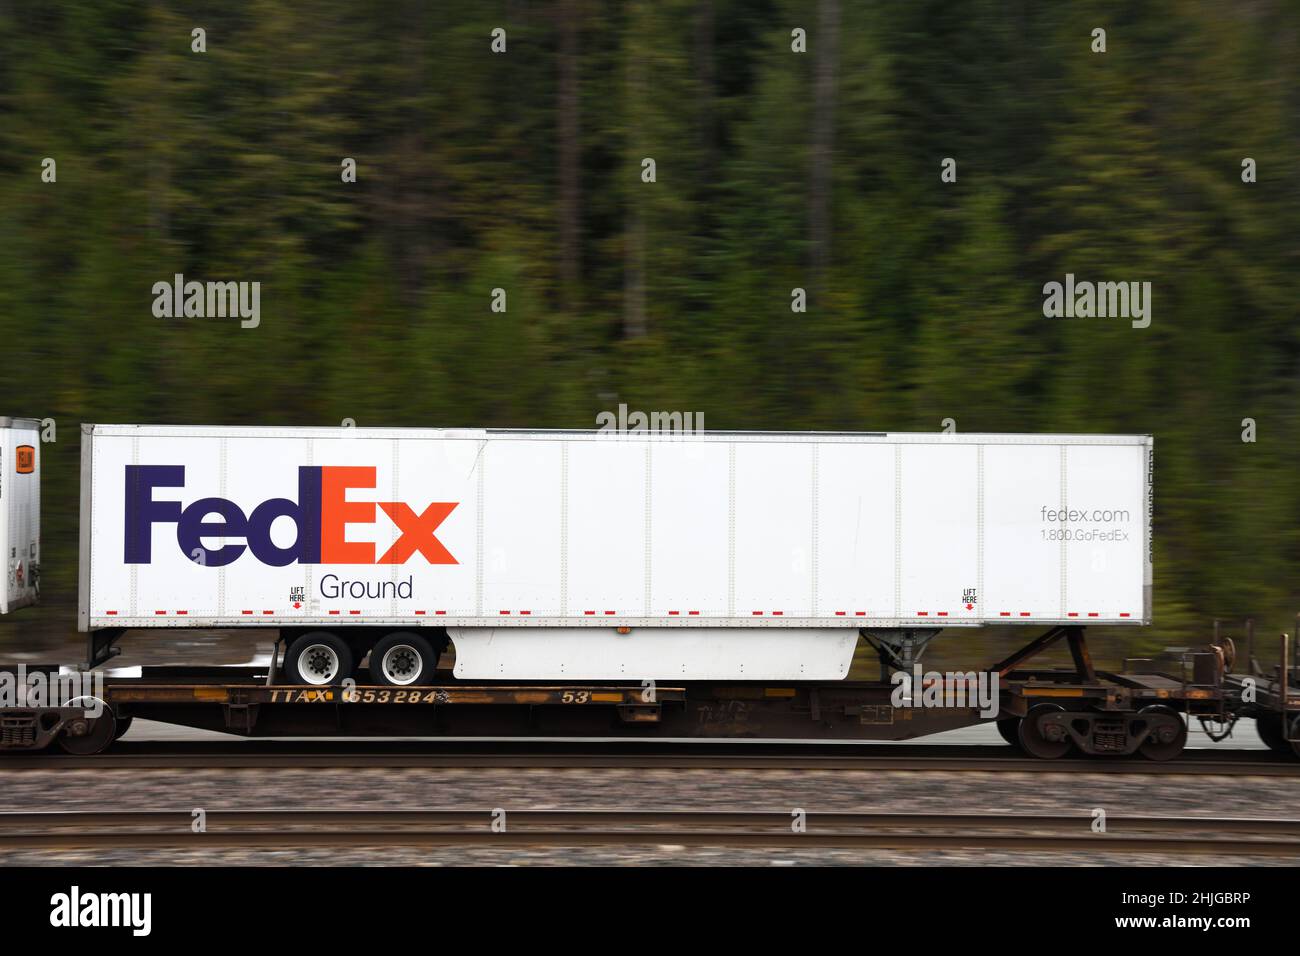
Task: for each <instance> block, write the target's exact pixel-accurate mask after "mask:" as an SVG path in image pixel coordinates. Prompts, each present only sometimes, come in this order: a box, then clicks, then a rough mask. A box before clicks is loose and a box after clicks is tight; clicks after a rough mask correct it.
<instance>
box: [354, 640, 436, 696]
mask: <svg viewBox="0 0 1300 956" xmlns="http://www.w3.org/2000/svg"><path fill="white" fill-rule="evenodd" d="M437 666H438V652H437V651H436V650H434V647H433V645H432V644H430V643H429V640H428V639H427V638H426V637H424V636H423V635H421V634H416V633H415V632H414V631H394V632H393V633H392V634H385V635H384V636H383V637H381V638H380V639H379V640H378V641H376V642H375V646H374V648H372V649H371V651H370V679H371V680H372V681H373V682H374V683H376V684H382V685H384V686H386V687H427V686H428V685H429V684H432V683H433V682H434V679H435V677H434V671H435V670H436V668H437Z"/></svg>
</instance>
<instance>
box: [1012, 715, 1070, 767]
mask: <svg viewBox="0 0 1300 956" xmlns="http://www.w3.org/2000/svg"><path fill="white" fill-rule="evenodd" d="M1064 710H1065V708H1064V707H1062V706H1061V705H1060V704H1035V705H1034V706H1033V707H1031V708H1029V713H1027V714H1025V719H1024V720H1022V721H1021V722H1020V728H1019V733H1018V734H1017V737H1018V738H1019V740H1020V747H1021V749H1022V750H1024V752H1025V753H1027V754H1029V755H1030V756H1031V757H1037V758H1039V759H1040V760H1055V759H1056V758H1057V757H1064V756H1065V755H1066V754H1067V753H1069V752H1070V748H1071V747H1072V746H1073V745H1074V741H1072V740H1071V739H1070V735H1069V734H1068V733H1067V732H1066V731H1065V728H1064V727H1061V726H1059V725H1055V724H1049V725H1047V727H1045V728H1044V727H1040V726H1039V720H1040V718H1043V717H1046V716H1047V715H1049V714H1057V713H1061V712H1062V711H1064ZM1058 735H1059V736H1058Z"/></svg>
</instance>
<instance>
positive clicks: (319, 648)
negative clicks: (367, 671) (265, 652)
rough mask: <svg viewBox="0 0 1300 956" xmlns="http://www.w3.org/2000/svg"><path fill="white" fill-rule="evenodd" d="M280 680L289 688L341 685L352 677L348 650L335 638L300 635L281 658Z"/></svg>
mask: <svg viewBox="0 0 1300 956" xmlns="http://www.w3.org/2000/svg"><path fill="white" fill-rule="evenodd" d="M284 676H285V679H286V680H287V681H288V682H289V683H290V684H314V685H316V686H318V687H319V686H324V685H326V684H341V683H342V682H343V681H344V679H345V678H348V677H351V676H352V648H351V647H349V646H348V642H347V641H345V640H343V638H341V637H339V636H338V635H337V634H330V633H328V632H326V631H315V632H313V633H311V634H304V635H303V636H302V637H300V638H298V639H296V640H295V641H294V642H293V643H292V644H290V645H289V650H288V651H287V652H286V653H285V655H284Z"/></svg>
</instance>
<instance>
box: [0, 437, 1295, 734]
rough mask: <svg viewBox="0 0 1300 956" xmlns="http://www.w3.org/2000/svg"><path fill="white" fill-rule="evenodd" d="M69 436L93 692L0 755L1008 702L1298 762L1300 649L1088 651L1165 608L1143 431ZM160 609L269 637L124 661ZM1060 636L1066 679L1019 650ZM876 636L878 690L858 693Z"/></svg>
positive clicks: (25, 723) (875, 722)
mask: <svg viewBox="0 0 1300 956" xmlns="http://www.w3.org/2000/svg"><path fill="white" fill-rule="evenodd" d="M23 427H26V426H21V425H18V424H13V423H11V424H10V425H8V426H7V427H6V428H0V431H4V432H6V433H5V434H4V435H3V439H2V441H0V455H2V456H3V460H4V461H5V462H7V464H5V465H4V474H3V476H2V480H0V512H3V513H4V514H6V515H7V518H6V520H7V522H8V525H7V526H6V528H5V533H6V535H8V537H7V539H6V540H7V542H8V544H7V546H8V547H9V557H10V562H11V563H10V576H11V581H10V585H11V589H10V592H9V595H10V599H11V606H12V602H13V601H14V600H15V598H17V599H22V598H23V595H22V594H20V593H19V592H16V591H14V590H13V587H14V585H15V583H16V581H17V575H18V572H17V570H16V562H18V561H19V557H20V555H21V553H22V551H23V549H24V548H26V549H27V555H28V561H27V562H26V563H25V564H24V565H23V567H24V575H26V576H25V577H24V579H23V585H24V587H30V588H32V589H33V593H32V595H31V596H32V597H33V598H34V581H35V575H36V573H37V571H38V568H39V551H38V548H39V541H38V538H37V537H36V536H37V534H38V530H39V524H38V518H37V515H36V508H37V505H38V498H37V490H36V487H35V482H36V481H37V480H38V479H39V471H38V463H39V458H38V456H37V455H36V454H35V451H34V450H33V451H32V453H30V454H28V453H26V452H24V453H23V454H22V455H18V456H16V455H15V449H16V448H18V447H20V446H21V445H26V444H31V445H32V446H33V449H34V447H35V444H36V443H35V440H34V438H33V437H32V434H31V433H30V432H23V431H21V428H23ZM81 438H82V447H81V452H82V475H81V503H80V507H81V546H80V582H79V591H80V596H79V598H80V599H79V625H80V628H81V630H83V631H85V632H87V638H88V658H89V659H88V662H87V666H86V667H85V668H81V669H77V668H69V667H62V668H56V670H57V674H56V675H52V676H57V677H58V678H59V679H63V678H66V677H68V676H70V674H78V675H81V676H83V677H85V676H87V675H91V674H93V675H95V679H96V680H99V681H100V686H98V687H97V688H95V689H93V690H92V691H90V692H86V693H84V694H83V695H82V696H81V697H78V698H76V699H75V700H72V701H63V702H56V703H55V704H45V705H42V704H41V703H40V702H39V701H35V700H34V698H33V697H32V696H31V694H30V693H29V694H28V695H27V698H26V699H25V700H22V701H19V702H18V704H17V705H16V706H15V705H12V704H7V703H6V702H5V701H3V700H0V750H18V749H39V748H41V747H44V746H45V745H46V744H49V743H51V742H54V741H57V742H58V744H59V745H60V746H61V747H62V748H63V749H64V750H67V751H70V752H71V753H73V754H82V755H88V754H93V753H97V752H98V751H99V750H102V749H104V748H105V747H107V746H108V745H109V744H111V743H112V741H113V740H114V739H116V738H117V737H118V736H120V735H121V734H122V733H123V732H124V730H125V728H126V727H128V726H129V725H130V722H131V720H132V719H133V718H134V717H137V716H139V717H148V718H151V719H154V720H160V721H165V722H169V723H173V724H179V725H184V726H191V727H200V728H206V729H213V730H223V731H226V732H230V733H236V734H242V735H250V736H252V735H257V736H283V735H290V734H291V735H348V736H408V735H417V736H438V735H447V734H456V735H512V736H515V735H544V736H567V735H583V736H593V735H595V736H666V737H674V738H675V737H703V738H715V737H746V736H747V737H769V738H771V737H787V738H794V739H843V740H865V739H904V738H910V737H917V736H921V735H924V734H929V733H934V732H937V731H941V730H948V729H953V728H956V727H962V726H968V725H970V724H973V723H976V722H978V721H980V720H981V719H990V718H996V719H997V726H998V729H999V730H1000V731H1001V732H1002V734H1003V736H1004V737H1005V738H1006V739H1007V740H1008V741H1009V742H1012V743H1015V744H1016V745H1018V746H1019V747H1020V748H1021V749H1022V750H1023V751H1025V752H1026V753H1029V754H1031V755H1033V756H1036V757H1044V758H1048V757H1059V756H1061V755H1063V754H1065V753H1067V752H1069V751H1071V750H1074V749H1078V750H1081V751H1083V752H1086V753H1093V754H1131V753H1134V752H1141V753H1142V754H1144V755H1145V756H1147V757H1150V758H1152V759H1169V758H1170V757H1172V756H1176V755H1177V754H1178V753H1179V752H1180V751H1181V750H1182V747H1183V744H1184V742H1185V740H1186V724H1185V720H1186V719H1187V718H1189V717H1191V716H1195V717H1197V718H1199V719H1200V720H1202V721H1203V722H1209V723H1208V724H1207V726H1212V727H1214V728H1217V730H1216V732H1225V733H1226V732H1228V731H1230V729H1231V726H1232V722H1233V721H1235V720H1236V718H1237V717H1238V716H1240V715H1242V714H1245V713H1248V712H1249V713H1250V714H1251V715H1255V714H1256V713H1259V714H1263V715H1264V717H1266V718H1267V719H1266V720H1261V722H1260V727H1261V728H1264V727H1268V728H1271V729H1270V730H1269V735H1270V736H1266V737H1265V742H1266V743H1269V745H1270V746H1274V747H1275V749H1282V750H1288V752H1289V751H1290V750H1292V749H1294V748H1295V747H1296V746H1297V745H1296V744H1294V743H1293V741H1294V740H1295V738H1296V737H1298V736H1300V726H1297V725H1296V721H1300V695H1296V694H1293V693H1292V692H1291V691H1290V689H1289V688H1290V686H1291V685H1292V684H1294V680H1293V679H1292V678H1293V676H1294V675H1292V668H1291V667H1290V665H1289V664H1286V663H1285V656H1284V666H1283V668H1282V669H1281V671H1280V672H1279V673H1278V674H1275V675H1273V676H1272V677H1269V676H1268V675H1263V674H1261V673H1258V672H1257V670H1256V671H1255V672H1253V673H1252V674H1250V675H1245V676H1243V675H1233V674H1232V673H1231V668H1232V665H1233V661H1234V657H1235V654H1234V648H1233V645H1232V642H1231V641H1230V640H1228V639H1227V638H1226V637H1225V638H1222V639H1220V637H1219V635H1218V634H1217V632H1216V640H1215V641H1214V643H1213V644H1212V645H1210V646H1207V647H1199V648H1180V649H1178V653H1177V654H1176V655H1175V657H1174V658H1172V660H1173V661H1174V663H1173V664H1171V665H1170V666H1169V667H1166V666H1165V665H1164V664H1160V663H1157V662H1154V661H1128V662H1126V666H1125V667H1124V669H1123V670H1122V671H1120V672H1116V673H1111V672H1106V671H1102V670H1099V669H1097V668H1095V667H1094V665H1093V663H1092V660H1091V657H1090V656H1089V653H1088V649H1087V644H1086V641H1085V638H1084V632H1085V626H1086V625H1089V624H1104V625H1112V626H1114V625H1132V626H1137V625H1142V624H1147V623H1149V622H1150V619H1151V584H1152V577H1151V520H1152V510H1151V509H1152V500H1153V499H1152V474H1153V472H1152V447H1153V446H1152V440H1151V438H1150V437H1149V436H1112V435H974V434H972V435H936V434H892V433H861V434H839V433H757V432H746V433H725V432H715V433H709V434H700V435H655V434H639V433H632V434H608V433H587V432H569V431H525V430H488V429H389V428H267V427H209V426H153V425H86V426H83V429H82V435H81ZM24 461H26V462H28V463H29V464H31V466H32V471H30V472H28V473H26V474H23V475H19V476H18V477H22V478H30V479H31V481H30V483H29V484H28V485H27V486H23V485H21V484H15V476H14V475H13V472H15V471H20V470H21V469H20V467H19V465H20V463H21V462H24ZM17 495H22V496H24V497H21V498H18V497H16V496H17ZM15 509H16V510H17V513H15ZM15 529H17V530H16V531H15ZM992 625H1014V626H1017V627H1019V628H1022V629H1023V628H1025V627H1029V628H1033V629H1034V631H1033V632H1031V633H1029V634H1027V636H1026V643H1025V644H1024V645H1023V646H1022V647H1021V648H1019V649H1018V650H1017V651H1015V652H1014V653H1012V654H1010V655H1008V656H1007V657H1005V658H1003V659H1002V660H999V661H997V662H995V663H993V664H991V665H989V666H987V667H985V668H982V669H980V670H978V671H970V672H966V673H956V674H930V673H922V672H921V667H920V664H919V661H920V660H921V657H922V654H923V652H924V650H925V648H926V646H927V644H928V643H929V642H930V641H931V640H933V639H934V638H935V637H936V635H939V634H940V633H941V632H945V631H946V632H947V633H949V634H950V635H951V636H952V638H953V639H954V640H958V641H959V640H960V639H961V636H962V635H963V634H970V633H971V629H973V628H980V627H987V626H992ZM165 628H172V629H174V628H210V629H221V628H230V629H234V628H261V629H265V632H266V634H267V640H268V643H273V646H274V653H273V654H272V655H271V659H270V662H269V664H267V665H264V666H241V667H219V666H212V665H211V664H205V663H204V662H202V661H197V660H196V661H193V662H186V663H184V664H180V665H168V666H163V667H151V666H145V667H142V668H140V669H139V670H138V671H134V672H128V673H123V672H120V671H119V672H113V671H110V670H109V669H108V668H106V667H105V666H104V665H106V664H107V662H108V661H109V660H110V659H111V658H112V657H113V656H114V655H115V654H116V653H118V652H119V650H120V645H125V644H128V643H131V642H147V641H148V640H150V639H151V636H155V635H159V634H160V632H159V629H165ZM1058 642H1059V643H1063V644H1064V645H1066V646H1068V648H1069V651H1070V655H1071V659H1072V661H1073V666H1072V667H1068V668H1054V669H1043V668H1033V669H1031V668H1030V667H1029V666H1028V665H1029V662H1030V661H1031V659H1032V658H1034V657H1035V656H1037V655H1039V654H1041V653H1042V652H1043V651H1044V650H1045V649H1047V648H1049V647H1051V646H1054V645H1056V644H1058ZM863 648H865V649H866V650H868V651H870V652H874V656H875V659H876V662H878V664H879V679H876V680H862V679H848V674H849V668H850V665H851V663H852V662H853V660H854V653H855V650H860V649H863ZM448 657H454V665H453V666H452V667H451V668H450V670H449V668H448V666H447V658H448ZM870 660H871V658H870V657H869V658H868V661H870ZM1171 668H1172V669H1171ZM5 673H7V671H6V670H5V669H4V668H3V667H0V697H2V696H3V690H4V683H3V679H2V678H3V676H4V674H5ZM1246 677H1249V680H1246V679H1245V678H1246ZM900 678H902V680H900ZM1248 684H1249V685H1250V686H1251V687H1253V688H1254V693H1255V696H1254V697H1253V698H1252V702H1247V701H1246V699H1245V695H1244V691H1243V689H1244V688H1245V687H1246V686H1247V685H1248ZM1261 688H1262V690H1261ZM986 691H987V692H988V694H990V695H991V696H989V697H987V698H986V697H985V692H986ZM900 692H901V693H902V694H903V696H902V698H901V700H900V698H899V694H900ZM933 700H937V701H939V703H938V704H933ZM1257 701H1263V702H1264V703H1262V704H1261V703H1258V702H1257ZM92 704H93V705H94V706H93V707H92V706H91V705H92ZM1252 708H1253V710H1252ZM1261 708H1262V710H1261ZM1225 727H1226V728H1227V730H1226V731H1224V728H1225ZM1264 734H1265V732H1264V730H1263V729H1261V736H1264ZM1270 741H1271V742H1270Z"/></svg>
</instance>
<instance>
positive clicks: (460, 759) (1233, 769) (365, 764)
mask: <svg viewBox="0 0 1300 956" xmlns="http://www.w3.org/2000/svg"><path fill="white" fill-rule="evenodd" d="M92 768H93V769H97V770H112V769H123V770H174V769H204V768H209V769H275V770H283V769H288V768H317V769H319V768H332V769H353V768H358V769H360V768H442V769H453V768H503V769H516V768H517V769H526V768H547V769H580V768H608V769H680V770H687V769H698V770H869V771H899V770H906V771H944V772H958V773H963V772H964V773H970V772H986V773H987V772H996V773H1097V774H1139V775H1151V776H1154V775H1159V776H1169V775H1184V776H1270V777H1279V776H1280V777H1295V776H1300V761H1297V760H1294V759H1291V758H1289V757H1285V756H1281V755H1276V754H1273V753H1271V752H1269V751H1264V750H1236V751H1224V750H1203V751H1189V752H1188V753H1186V754H1184V755H1183V756H1182V757H1179V758H1178V759H1176V760H1172V761H1169V762H1167V763H1160V762H1155V761H1151V760H1145V759H1143V758H1141V757H1132V758H1105V757H1081V758H1066V759H1061V760H1035V759H1032V758H1029V757H1026V756H1024V755H1021V754H1017V753H1016V752H1015V751H1014V750H1012V749H1011V748H1010V747H997V746H992V747H986V746H975V745H967V746H937V745H919V746H908V745H869V744H868V745H852V746H834V747H827V746H825V745H821V746H817V745H812V746H810V745H798V744H794V745H786V744H742V745H736V744H729V745H717V744H702V743H687V744H680V745H667V744H664V743H662V742H657V743H654V744H641V743H627V742H620V743H617V744H612V745H611V744H597V743H591V744H582V743H563V744H557V743H554V742H550V741H545V742H536V743H534V742H524V743H520V742H519V741H510V742H500V743H497V742H484V741H473V742H461V743H454V744H449V743H448V742H441V741H440V742H437V743H436V744H430V743H423V744H420V743H410V742H400V741H397V742H395V741H379V742H369V743H366V744H364V745H360V744H355V743H345V742H333V741H313V742H310V743H309V744H302V743H296V742H284V741H265V740H249V741H240V742H238V743H235V744H230V743H225V742H221V743H206V742H181V743H127V742H122V743H119V744H117V745H115V747H114V748H113V749H112V750H111V751H109V752H108V753H105V754H99V755H96V756H93V757H76V756H71V755H68V754H60V753H54V752H48V753H41V754H0V773H3V772H4V771H5V770H50V771H59V770H75V769H92Z"/></svg>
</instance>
